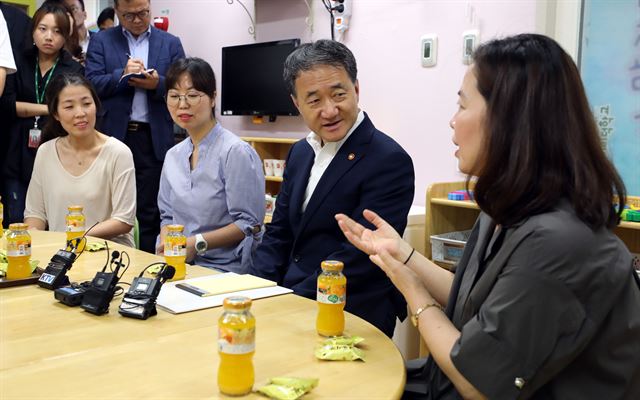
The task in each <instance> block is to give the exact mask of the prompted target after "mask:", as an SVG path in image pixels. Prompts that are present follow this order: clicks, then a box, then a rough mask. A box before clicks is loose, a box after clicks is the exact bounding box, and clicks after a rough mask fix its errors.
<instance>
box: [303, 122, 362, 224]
mask: <svg viewBox="0 0 640 400" xmlns="http://www.w3.org/2000/svg"><path fill="white" fill-rule="evenodd" d="M363 120H364V111H362V110H360V111H359V112H358V117H357V118H356V122H355V123H354V124H353V126H352V127H351V129H349V132H347V134H346V135H345V136H344V137H343V138H342V139H341V140H339V141H337V142H328V143H324V145H323V143H322V139H321V138H320V136H318V135H317V134H316V133H315V132H310V133H309V134H308V135H307V143H309V145H310V146H311V148H312V149H313V152H314V153H315V154H316V157H315V159H314V161H313V166H312V167H311V173H310V174H309V181H308V183H307V190H306V191H305V192H304V201H303V202H302V212H304V211H305V210H306V209H307V204H309V200H311V196H312V195H313V191H314V190H316V186H318V182H320V178H322V175H323V174H324V171H326V170H327V167H329V164H331V161H332V160H333V157H335V156H336V154H338V150H340V147H342V145H343V144H344V142H346V141H347V139H349V136H351V134H352V133H353V131H355V130H356V128H357V127H358V126H359V125H360V123H361V122H362V121H363Z"/></svg>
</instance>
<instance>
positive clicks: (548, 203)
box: [474, 34, 626, 229]
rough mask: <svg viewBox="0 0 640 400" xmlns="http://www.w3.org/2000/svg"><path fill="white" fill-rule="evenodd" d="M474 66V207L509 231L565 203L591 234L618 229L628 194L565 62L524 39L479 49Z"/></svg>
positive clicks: (551, 46) (555, 48) (551, 44)
mask: <svg viewBox="0 0 640 400" xmlns="http://www.w3.org/2000/svg"><path fill="white" fill-rule="evenodd" d="M474 63H475V66H474V73H475V75H476V78H477V81H478V90H479V92H480V93H481V94H482V96H483V97H484V99H485V101H486V103H487V112H486V118H485V126H484V129H485V132H486V139H485V143H484V154H483V156H482V157H481V161H479V164H480V165H478V166H476V167H477V169H476V170H477V171H479V172H478V180H477V182H476V185H475V190H474V196H475V199H476V201H477V202H478V205H479V206H480V208H481V209H482V210H483V211H485V212H486V213H487V214H489V215H490V216H491V217H492V218H493V219H494V220H495V221H496V222H497V223H500V224H503V225H511V224H514V223H516V222H518V221H521V220H522V219H524V218H526V217H528V216H531V215H535V214H540V213H543V212H546V211H549V210H551V209H552V208H553V207H554V206H556V205H557V203H558V202H559V200H560V199H562V198H566V199H568V200H569V201H570V202H571V204H572V205H573V207H574V209H575V211H576V214H577V216H578V217H579V218H580V219H581V220H583V221H584V222H585V223H586V224H588V225H589V226H590V227H591V228H592V229H596V228H599V227H602V226H607V227H609V228H612V227H614V226H615V225H617V224H618V222H619V216H620V213H621V212H622V209H623V207H624V204H625V200H626V190H625V187H624V184H623V182H622V179H621V178H620V176H619V175H618V172H617V171H616V169H615V167H614V166H613V164H612V163H611V162H610V161H609V159H608V158H607V156H606V155H605V153H604V151H603V149H602V147H601V145H600V139H599V134H598V128H597V126H596V122H595V120H594V117H593V114H592V113H591V109H590V107H589V103H588V101H587V97H586V94H585V91H584V87H583V86H582V81H581V79H580V74H579V72H578V69H577V67H576V65H575V64H574V62H573V61H572V60H571V58H570V57H569V55H568V54H567V53H566V52H565V51H564V50H562V48H561V47H560V46H559V45H558V43H556V42H555V41H553V40H552V39H550V38H548V37H546V36H542V35H536V34H522V35H517V36H512V37H508V38H505V39H499V40H493V41H491V42H488V43H486V44H483V45H482V46H480V47H479V48H478V50H477V51H476V53H475V57H474ZM614 194H617V195H618V197H619V207H618V210H615V209H614V207H613V195H614Z"/></svg>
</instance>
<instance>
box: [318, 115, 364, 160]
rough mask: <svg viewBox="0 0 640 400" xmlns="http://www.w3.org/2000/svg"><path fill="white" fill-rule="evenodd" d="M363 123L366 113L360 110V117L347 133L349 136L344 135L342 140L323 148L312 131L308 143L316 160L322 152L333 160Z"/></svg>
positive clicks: (327, 144)
mask: <svg viewBox="0 0 640 400" xmlns="http://www.w3.org/2000/svg"><path fill="white" fill-rule="evenodd" d="M362 121H364V111H362V110H360V111H359V112H358V116H357V117H356V122H354V123H353V126H352V127H351V129H349V132H347V134H346V135H344V137H343V138H342V139H340V140H338V141H337V142H329V143H325V144H324V146H323V145H322V139H321V138H320V136H318V135H317V134H316V133H315V132H313V131H312V132H309V134H308V135H307V143H309V145H310V146H311V148H312V149H313V152H314V153H315V155H316V158H317V157H318V154H320V152H322V154H326V155H327V156H329V157H330V158H333V157H334V156H335V155H336V154H338V150H340V147H342V145H343V144H344V142H346V141H347V139H349V136H351V134H352V133H353V131H355V130H356V128H358V126H360V124H361V123H362Z"/></svg>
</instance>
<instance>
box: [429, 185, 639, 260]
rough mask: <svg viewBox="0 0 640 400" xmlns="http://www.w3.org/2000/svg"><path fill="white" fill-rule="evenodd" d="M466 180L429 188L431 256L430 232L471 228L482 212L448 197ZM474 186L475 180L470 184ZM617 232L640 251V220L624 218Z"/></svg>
mask: <svg viewBox="0 0 640 400" xmlns="http://www.w3.org/2000/svg"><path fill="white" fill-rule="evenodd" d="M465 184H466V183H465V182H447V183H434V184H433V185H431V186H429V188H428V189H427V201H426V209H427V216H426V224H425V239H426V246H425V249H426V250H425V252H426V254H425V255H426V256H427V257H431V241H430V237H431V235H438V234H441V233H447V232H454V231H463V230H467V229H471V227H472V226H473V224H474V222H475V220H476V218H477V217H478V214H479V212H480V211H479V208H478V205H477V204H476V203H475V202H473V201H458V200H449V199H447V194H448V193H449V192H452V191H454V190H464V188H465ZM471 189H473V183H472V184H471ZM627 204H629V205H631V206H633V207H640V197H637V196H628V197H627ZM614 232H615V233H616V234H617V235H618V236H619V237H620V239H622V241H623V242H624V243H625V244H626V245H627V247H628V248H629V250H630V251H631V252H632V253H640V222H630V221H622V222H620V225H618V226H617V227H616V228H615V229H614Z"/></svg>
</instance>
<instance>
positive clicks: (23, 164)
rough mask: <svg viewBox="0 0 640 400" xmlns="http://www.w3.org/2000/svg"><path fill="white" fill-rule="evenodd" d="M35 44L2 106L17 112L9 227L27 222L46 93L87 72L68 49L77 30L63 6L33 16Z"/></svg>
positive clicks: (8, 182)
mask: <svg viewBox="0 0 640 400" xmlns="http://www.w3.org/2000/svg"><path fill="white" fill-rule="evenodd" d="M31 23H32V25H31V35H32V38H33V45H29V48H28V49H26V50H25V51H24V52H23V53H22V54H21V61H20V62H19V63H18V64H19V65H21V67H20V68H19V69H18V72H17V73H15V74H13V75H10V76H9V79H7V86H6V90H5V93H4V95H3V96H2V102H3V103H5V102H6V103H5V104H7V105H10V107H7V109H9V110H12V111H15V114H14V116H13V117H14V118H15V119H14V122H13V124H12V126H11V129H10V134H9V138H8V140H7V141H6V143H7V144H6V146H8V151H7V157H6V159H5V160H3V161H4V164H3V168H2V173H3V175H4V178H5V188H4V193H3V196H2V200H3V202H4V204H5V213H6V218H5V221H6V223H8V224H9V223H13V222H22V220H23V218H24V215H23V214H24V203H25V196H26V193H27V187H28V186H29V180H30V179H31V171H32V170H33V162H34V159H35V156H36V151H37V149H38V146H40V142H41V141H42V127H43V126H44V125H45V122H46V120H47V117H48V114H49V111H48V109H47V105H46V104H45V90H46V89H47V87H48V85H49V83H50V82H51V80H52V79H53V78H54V77H55V76H57V75H59V74H62V73H64V72H75V73H83V71H84V69H83V67H82V65H80V64H79V63H77V62H76V61H74V60H73V59H72V58H71V55H70V54H69V52H67V51H66V50H65V49H64V46H65V43H66V42H67V41H68V40H69V34H70V31H71V24H70V19H69V17H68V15H67V11H66V9H65V8H63V7H62V6H60V5H58V4H55V3H52V2H45V3H44V4H43V5H42V7H40V8H39V9H38V10H37V11H36V12H35V14H34V15H33V19H32V22H31Z"/></svg>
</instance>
